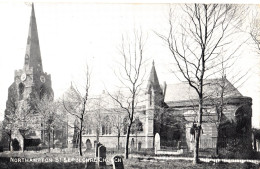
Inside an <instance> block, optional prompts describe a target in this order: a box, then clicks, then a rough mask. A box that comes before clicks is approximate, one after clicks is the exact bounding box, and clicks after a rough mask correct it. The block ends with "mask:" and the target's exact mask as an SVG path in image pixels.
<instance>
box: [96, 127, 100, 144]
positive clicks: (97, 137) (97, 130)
mask: <svg viewBox="0 0 260 169" xmlns="http://www.w3.org/2000/svg"><path fill="white" fill-rule="evenodd" d="M96 133H97V136H96V140H97V142H99V128H98V127H97V129H96Z"/></svg>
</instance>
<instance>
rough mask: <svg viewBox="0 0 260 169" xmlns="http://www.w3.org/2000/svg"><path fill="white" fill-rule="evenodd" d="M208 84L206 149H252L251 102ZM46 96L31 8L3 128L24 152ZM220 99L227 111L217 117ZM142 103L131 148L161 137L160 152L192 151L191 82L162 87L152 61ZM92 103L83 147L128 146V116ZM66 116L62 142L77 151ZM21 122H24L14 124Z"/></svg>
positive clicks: (38, 134) (36, 131) (217, 83)
mask: <svg viewBox="0 0 260 169" xmlns="http://www.w3.org/2000/svg"><path fill="white" fill-rule="evenodd" d="M206 83H207V85H206V86H205V88H204V91H205V93H204V96H207V98H206V99H205V101H204V112H203V124H202V133H201V139H200V147H201V148H205V149H207V148H216V146H218V147H223V148H226V149H228V148H229V147H228V146H230V145H231V144H233V147H239V146H240V147H246V148H247V149H251V148H250V147H251V116H252V109H251V105H252V99H251V98H250V97H245V96H243V95H242V94H241V93H240V92H239V91H238V90H237V89H236V88H235V87H234V86H233V85H232V84H231V83H230V82H229V81H228V80H227V79H226V78H221V79H209V80H206ZM223 84H225V92H224V95H223V97H220V93H221V91H222V90H221V86H222V85H223ZM71 94H74V95H77V91H76V90H75V88H74V87H73V86H71V87H70V88H69V89H68V91H67V92H66V93H64V96H63V98H64V99H65V101H64V103H69V102H71V100H69V99H68V95H71ZM121 95H122V96H126V95H127V93H124V92H122V93H121ZM44 96H48V97H50V98H53V97H54V92H53V90H52V81H51V76H50V74H48V73H46V72H44V71H43V65H42V59H41V52H40V45H39V38H38V31H37V24H36V18H35V12H34V6H33V5H32V11H31V18H30V25H29V34H28V39H27V45H26V52H25V56H24V66H23V68H22V69H20V70H16V71H15V73H14V82H13V83H12V84H11V86H10V87H9V89H8V99H7V102H6V110H5V119H4V124H5V126H8V127H7V128H8V129H9V130H10V133H12V134H11V137H12V139H16V140H17V141H18V142H19V144H20V146H21V148H22V149H23V145H24V138H25V139H30V140H31V141H32V142H33V141H35V142H38V143H40V142H42V140H43V138H44V136H43V134H42V128H41V127H42V125H43V122H42V121H41V120H42V118H41V116H40V113H39V112H37V110H36V108H35V101H36V100H41V99H42V98H43V97H44ZM221 98H223V100H222V102H223V104H222V107H221V109H222V110H223V113H221V116H219V102H220V100H221ZM66 99H68V100H66ZM138 99H139V104H138V106H137V108H136V112H135V115H134V122H133V127H132V130H131V135H130V141H129V142H130V148H131V149H137V150H140V149H153V148H154V147H155V135H157V137H158V136H159V138H160V149H167V148H168V147H171V148H177V149H181V148H182V149H188V150H192V147H193V144H194V138H193V132H192V131H193V126H194V125H196V122H197V116H196V110H197V109H198V101H197V95H196V93H195V91H194V90H193V89H192V88H191V87H190V86H189V85H188V83H186V82H182V83H179V84H167V83H166V82H165V83H164V84H163V85H161V84H160V82H159V78H158V76H157V72H156V67H155V63H153V64H152V68H151V71H150V75H149V78H148V83H147V86H146V88H144V89H143V92H142V93H141V94H140V95H139V96H138ZM88 104H89V105H88V108H87V109H88V110H87V111H88V113H87V114H86V116H87V117H86V120H85V123H84V124H83V125H84V130H83V139H82V141H83V148H93V147H94V142H96V141H99V142H101V143H102V144H104V145H105V146H106V147H108V148H116V147H124V146H125V145H124V144H125V138H126V127H127V114H126V113H125V112H124V111H122V110H121V109H120V108H119V106H118V105H117V104H116V103H115V102H114V101H113V99H111V97H110V96H109V95H108V93H106V92H103V93H102V94H100V95H97V96H89V103H88ZM28 113H29V115H28ZM27 115H28V116H29V117H30V116H33V118H31V117H30V118H29V119H30V122H28V121H26V118H27ZM66 118H67V124H66V126H64V130H66V131H65V133H67V134H66V139H65V140H62V142H63V143H66V146H67V147H69V148H70V147H71V148H73V147H77V146H78V140H79V139H78V133H79V131H78V130H77V126H78V125H79V120H78V119H76V118H75V116H74V117H73V116H71V115H69V114H67V116H66ZM18 119H19V121H20V122H19V124H16V123H15V122H17V121H18ZM30 125H32V126H33V129H32V128H30ZM69 126H72V127H69ZM26 131H29V132H26ZM61 132H63V131H61ZM231 148H232V147H231Z"/></svg>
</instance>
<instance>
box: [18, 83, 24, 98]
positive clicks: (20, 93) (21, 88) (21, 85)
mask: <svg viewBox="0 0 260 169" xmlns="http://www.w3.org/2000/svg"><path fill="white" fill-rule="evenodd" d="M23 92H24V84H23V83H20V84H19V98H20V100H21V99H23Z"/></svg>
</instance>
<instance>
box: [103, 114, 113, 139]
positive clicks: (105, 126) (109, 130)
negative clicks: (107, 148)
mask: <svg viewBox="0 0 260 169" xmlns="http://www.w3.org/2000/svg"><path fill="white" fill-rule="evenodd" d="M108 134H112V124H111V121H110V119H109V117H108V116H106V117H105V124H103V125H102V135H108Z"/></svg>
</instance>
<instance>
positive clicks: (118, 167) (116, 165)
mask: <svg viewBox="0 0 260 169" xmlns="http://www.w3.org/2000/svg"><path fill="white" fill-rule="evenodd" d="M111 161H112V164H113V169H124V164H123V159H122V157H120V156H114V157H112V159H111Z"/></svg>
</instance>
